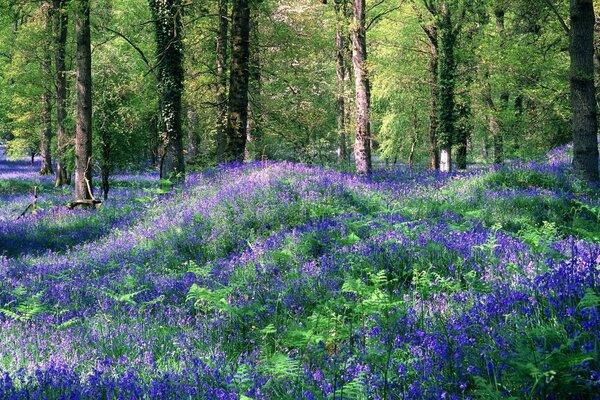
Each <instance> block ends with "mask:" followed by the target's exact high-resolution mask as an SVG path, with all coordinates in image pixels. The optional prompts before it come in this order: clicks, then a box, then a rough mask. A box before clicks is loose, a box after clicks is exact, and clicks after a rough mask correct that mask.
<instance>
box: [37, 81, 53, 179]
mask: <svg viewBox="0 0 600 400" xmlns="http://www.w3.org/2000/svg"><path fill="white" fill-rule="evenodd" d="M48 72H49V71H48ZM42 107H43V108H42V135H41V139H42V140H41V143H40V156H41V159H42V164H41V166H40V175H52V174H53V173H54V170H53V169H52V156H51V153H50V143H51V141H52V100H51V95H50V94H49V93H44V94H42Z"/></svg>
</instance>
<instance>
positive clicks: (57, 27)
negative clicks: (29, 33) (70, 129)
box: [52, 0, 70, 186]
mask: <svg viewBox="0 0 600 400" xmlns="http://www.w3.org/2000/svg"><path fill="white" fill-rule="evenodd" d="M66 2H67V0H52V6H53V7H52V30H53V39H54V64H55V77H54V86H55V88H56V175H55V185H56V186H63V185H66V184H68V183H69V178H70V175H69V174H68V172H67V165H66V160H65V147H66V134H65V118H66V115H67V113H66V107H65V102H66V99H67V74H66V68H65V58H66V50H67V29H68V25H67V24H68V14H67V10H66V9H65V5H66Z"/></svg>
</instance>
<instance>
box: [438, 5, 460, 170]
mask: <svg viewBox="0 0 600 400" xmlns="http://www.w3.org/2000/svg"><path fill="white" fill-rule="evenodd" d="M439 29H440V39H441V51H440V55H439V57H440V58H439V72H438V82H439V84H438V87H439V100H438V129H437V136H438V143H439V146H440V171H442V172H450V171H451V170H452V141H453V139H454V136H455V131H456V127H455V123H456V121H455V120H456V117H455V100H454V85H455V82H454V79H455V75H456V62H455V58H454V46H455V42H456V34H455V32H454V27H453V24H452V17H451V11H450V8H449V7H448V5H447V3H446V2H445V1H444V3H443V5H442V15H441V22H440V26H439Z"/></svg>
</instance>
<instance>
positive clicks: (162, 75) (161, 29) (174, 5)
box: [149, 0, 185, 179]
mask: <svg viewBox="0 0 600 400" xmlns="http://www.w3.org/2000/svg"><path fill="white" fill-rule="evenodd" d="M149 4H150V9H151V11H152V17H153V19H154V24H155V28H156V32H155V39H156V58H157V68H156V69H157V78H158V79H157V85H158V96H159V106H160V119H159V132H160V137H161V140H162V146H163V154H162V157H161V160H160V177H161V179H181V178H182V175H183V174H184V173H185V160H184V157H183V133H182V129H181V93H182V92H183V78H184V70H183V45H182V41H181V32H182V23H181V12H182V9H181V8H182V7H181V0H149Z"/></svg>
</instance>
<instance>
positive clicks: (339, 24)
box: [334, 0, 348, 162]
mask: <svg viewBox="0 0 600 400" xmlns="http://www.w3.org/2000/svg"><path fill="white" fill-rule="evenodd" d="M346 3H347V0H335V3H334V8H335V16H336V38H335V39H336V40H335V61H336V76H337V93H336V97H337V99H336V107H337V141H338V149H337V156H338V161H340V162H345V161H346V159H347V157H348V144H347V137H348V127H347V125H346V68H347V65H346V64H347V61H346V53H347V50H346V49H347V48H348V44H347V43H346V26H347V25H348V24H347V22H348V21H347V18H346V13H345V10H344V8H346V7H347V6H346Z"/></svg>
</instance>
